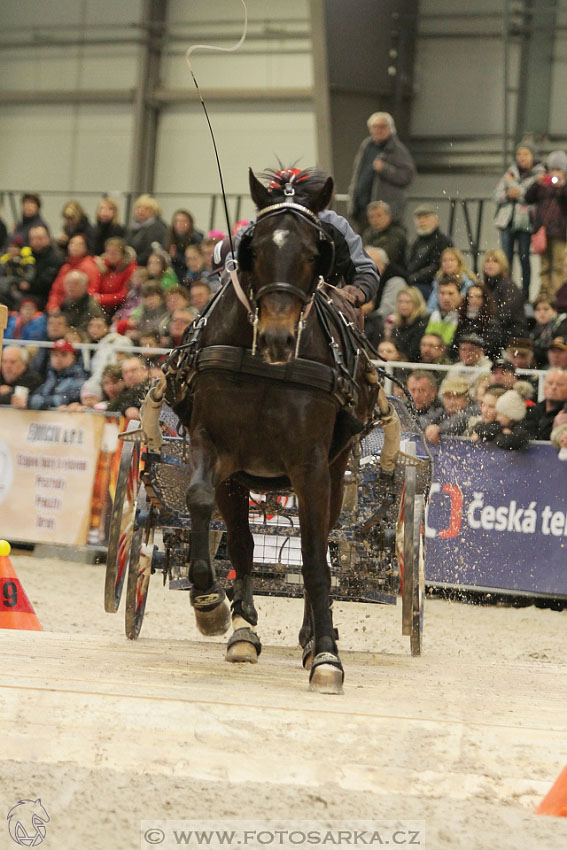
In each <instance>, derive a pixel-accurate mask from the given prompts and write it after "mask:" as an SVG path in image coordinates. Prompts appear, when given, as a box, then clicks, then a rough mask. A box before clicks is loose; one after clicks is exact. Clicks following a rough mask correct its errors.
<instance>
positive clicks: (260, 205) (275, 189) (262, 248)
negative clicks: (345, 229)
mask: <svg viewBox="0 0 567 850" xmlns="http://www.w3.org/2000/svg"><path fill="white" fill-rule="evenodd" d="M269 176H270V177H271V179H270V182H269V185H268V186H267V187H266V186H264V185H263V184H262V183H261V182H260V180H258V178H257V177H256V176H255V174H254V172H253V171H252V169H250V171H249V179H250V193H251V197H252V200H253V201H254V203H255V205H256V208H257V210H258V213H257V220H256V224H255V225H254V227H253V229H252V231H251V232H249V233H247V234H246V235H245V236H244V237H243V239H242V240H241V243H240V246H239V251H238V260H239V265H240V269H241V271H242V272H243V273H244V275H245V276H246V282H247V284H248V286H249V289H250V292H251V295H252V300H253V302H254V303H255V306H256V309H257V315H258V347H259V350H260V352H261V353H262V354H263V356H264V357H265V359H266V360H267V362H268V363H285V362H287V361H288V360H289V359H290V358H291V357H292V356H293V354H294V351H295V348H296V344H297V335H298V332H299V330H298V329H299V328H300V323H301V319H302V317H303V315H304V313H305V311H306V308H307V305H308V304H309V302H310V300H311V297H312V295H313V292H314V291H315V287H316V286H317V282H318V280H319V277H320V276H325V275H326V274H328V273H329V272H330V270H331V267H332V264H333V256H334V246H333V243H332V241H331V240H330V239H329V237H328V236H327V234H326V233H325V231H324V230H323V228H322V227H321V224H320V222H319V220H318V217H317V213H318V212H320V211H321V210H323V209H325V207H326V206H327V205H328V203H329V201H330V200H331V196H332V193H333V179H332V178H331V177H325V176H324V175H320V174H318V173H317V172H311V171H299V170H298V169H284V170H282V171H277V172H273V173H271V175H269Z"/></svg>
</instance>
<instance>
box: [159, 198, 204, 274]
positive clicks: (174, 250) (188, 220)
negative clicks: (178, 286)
mask: <svg viewBox="0 0 567 850" xmlns="http://www.w3.org/2000/svg"><path fill="white" fill-rule="evenodd" d="M202 241H203V233H201V231H200V230H196V229H195V222H194V220H193V216H192V215H191V213H190V212H188V211H187V210H176V211H175V212H174V213H173V218H172V219H171V227H170V228H169V233H168V239H167V250H168V251H169V256H170V257H171V265H172V266H173V271H174V272H175V274H176V275H177V279H178V281H179V283H183V281H184V280H185V273H186V271H187V266H186V264H185V249H186V248H187V247H188V246H189V245H199V244H200V243H201V242H202Z"/></svg>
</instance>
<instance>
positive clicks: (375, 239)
mask: <svg viewBox="0 0 567 850" xmlns="http://www.w3.org/2000/svg"><path fill="white" fill-rule="evenodd" d="M366 214H367V217H368V223H369V227H367V228H366V230H365V231H364V233H363V234H362V241H363V242H364V244H365V245H372V246H373V247H375V248H382V249H383V250H384V251H385V252H386V253H387V255H388V256H389V258H390V262H391V263H393V264H394V265H395V266H399V267H400V268H402V269H403V268H405V264H406V251H407V246H408V237H407V233H406V229H405V227H403V226H402V225H401V224H398V223H397V222H395V221H394V219H393V218H392V210H391V209H390V205H389V204H387V203H386V202H385V201H372V203H370V204H368V207H367V209H366Z"/></svg>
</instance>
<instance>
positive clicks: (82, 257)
mask: <svg viewBox="0 0 567 850" xmlns="http://www.w3.org/2000/svg"><path fill="white" fill-rule="evenodd" d="M67 252H68V253H67V262H66V263H63V265H62V266H61V268H60V269H59V272H58V274H57V277H56V278H55V280H54V281H53V285H52V287H51V292H50V293H49V298H48V299H47V306H46V308H45V309H46V310H47V312H48V313H52V312H53V311H54V310H58V309H59V308H60V307H61V303H62V301H63V298H64V297H65V289H64V285H63V281H64V280H65V278H66V277H67V274H68V273H69V272H71V271H77V272H83V273H84V274H86V276H87V282H88V290H89V292H91V293H92V292H98V285H99V280H100V269H99V267H98V265H97V262H96V260H95V258H94V257H93V256H92V255H91V254H89V249H88V245H87V238H86V236H85V235H84V233H77V234H75V236H71V238H70V239H69V244H68V246H67Z"/></svg>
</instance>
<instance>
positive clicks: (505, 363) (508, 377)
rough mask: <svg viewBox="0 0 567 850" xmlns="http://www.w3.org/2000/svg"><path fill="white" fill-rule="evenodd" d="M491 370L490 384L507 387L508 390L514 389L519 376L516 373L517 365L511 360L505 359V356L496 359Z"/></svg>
mask: <svg viewBox="0 0 567 850" xmlns="http://www.w3.org/2000/svg"><path fill="white" fill-rule="evenodd" d="M490 372H491V378H490V386H499V387H506V389H507V390H512V389H514V384H515V383H516V381H517V380H518V376H517V375H516V367H515V366H514V364H513V363H510V361H509V360H504V358H499V359H498V360H495V361H494V363H493V364H492V369H491V370H490Z"/></svg>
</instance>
